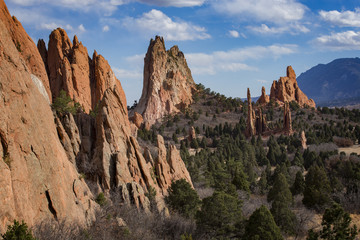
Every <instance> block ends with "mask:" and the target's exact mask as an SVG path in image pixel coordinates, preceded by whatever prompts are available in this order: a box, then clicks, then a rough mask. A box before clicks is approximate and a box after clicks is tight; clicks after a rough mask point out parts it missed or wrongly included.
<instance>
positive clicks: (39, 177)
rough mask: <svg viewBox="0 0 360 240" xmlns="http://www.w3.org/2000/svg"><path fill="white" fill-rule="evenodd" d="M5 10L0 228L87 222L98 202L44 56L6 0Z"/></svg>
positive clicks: (0, 53) (1, 18)
mask: <svg viewBox="0 0 360 240" xmlns="http://www.w3.org/2000/svg"><path fill="white" fill-rule="evenodd" d="M0 12H1V14H0V79H1V81H0V109H1V114H0V143H1V144H0V199H1V203H0V232H4V231H5V230H6V225H7V224H10V223H12V222H13V220H14V219H16V220H19V221H21V220H24V221H25V222H26V223H28V224H29V225H30V226H32V225H34V224H35V223H37V222H38V221H41V220H43V219H48V218H55V219H58V220H65V219H66V220H69V221H72V222H74V224H77V223H79V224H83V225H85V224H86V223H87V222H88V221H90V220H92V219H93V218H94V210H95V207H96V203H95V202H94V201H93V200H92V199H94V197H93V195H92V193H91V191H90V190H89V188H88V186H87V185H86V183H85V181H84V180H83V179H81V178H79V173H78V172H77V170H76V167H75V166H74V165H73V164H72V163H71V162H70V161H69V160H68V157H67V154H66V151H65V149H64V148H63V146H62V145H61V143H60V141H59V138H58V133H57V130H56V126H55V124H54V117H53V112H52V110H51V108H50V106H49V98H48V96H49V95H50V96H51V92H50V91H49V87H48V85H47V84H46V83H48V80H47V75H46V70H45V67H44V64H43V61H42V58H41V56H40V54H39V53H38V52H37V49H36V46H35V44H34V43H33V42H32V40H31V38H30V37H29V36H28V35H27V34H26V32H25V31H24V29H23V28H22V27H21V24H20V23H19V22H18V21H17V20H16V18H15V17H13V18H12V17H11V16H10V14H9V12H8V10H7V8H6V6H5V3H4V1H3V0H0ZM28 58H29V59H28Z"/></svg>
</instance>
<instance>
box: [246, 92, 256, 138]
mask: <svg viewBox="0 0 360 240" xmlns="http://www.w3.org/2000/svg"><path fill="white" fill-rule="evenodd" d="M247 101H248V112H247V119H246V130H245V136H246V137H251V136H254V135H256V128H255V111H254V110H253V108H252V102H251V94H250V89H249V88H248V89H247Z"/></svg>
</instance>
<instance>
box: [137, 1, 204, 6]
mask: <svg viewBox="0 0 360 240" xmlns="http://www.w3.org/2000/svg"><path fill="white" fill-rule="evenodd" d="M137 1H138V2H141V3H146V4H149V5H156V6H162V7H195V6H201V5H203V3H204V2H205V0H137Z"/></svg>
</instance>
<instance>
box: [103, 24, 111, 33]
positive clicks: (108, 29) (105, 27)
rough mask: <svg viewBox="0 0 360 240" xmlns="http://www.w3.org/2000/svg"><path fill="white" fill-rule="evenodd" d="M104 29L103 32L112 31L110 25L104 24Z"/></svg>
mask: <svg viewBox="0 0 360 240" xmlns="http://www.w3.org/2000/svg"><path fill="white" fill-rule="evenodd" d="M102 31H103V32H108V31H110V27H109V25H105V26H103V28H102Z"/></svg>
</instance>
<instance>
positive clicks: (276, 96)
mask: <svg viewBox="0 0 360 240" xmlns="http://www.w3.org/2000/svg"><path fill="white" fill-rule="evenodd" d="M270 99H272V100H274V101H278V102H280V103H285V102H291V101H296V102H297V103H298V104H299V105H300V106H301V107H304V106H305V105H308V106H309V107H314V108H315V107H316V105H315V102H314V100H312V99H308V97H307V96H306V95H305V94H304V93H303V92H302V91H301V89H300V88H299V86H298V83H297V81H296V74H295V71H294V70H293V69H292V67H291V66H288V67H287V70H286V77H280V79H279V80H278V81H274V82H273V84H272V86H271V91H270Z"/></svg>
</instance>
